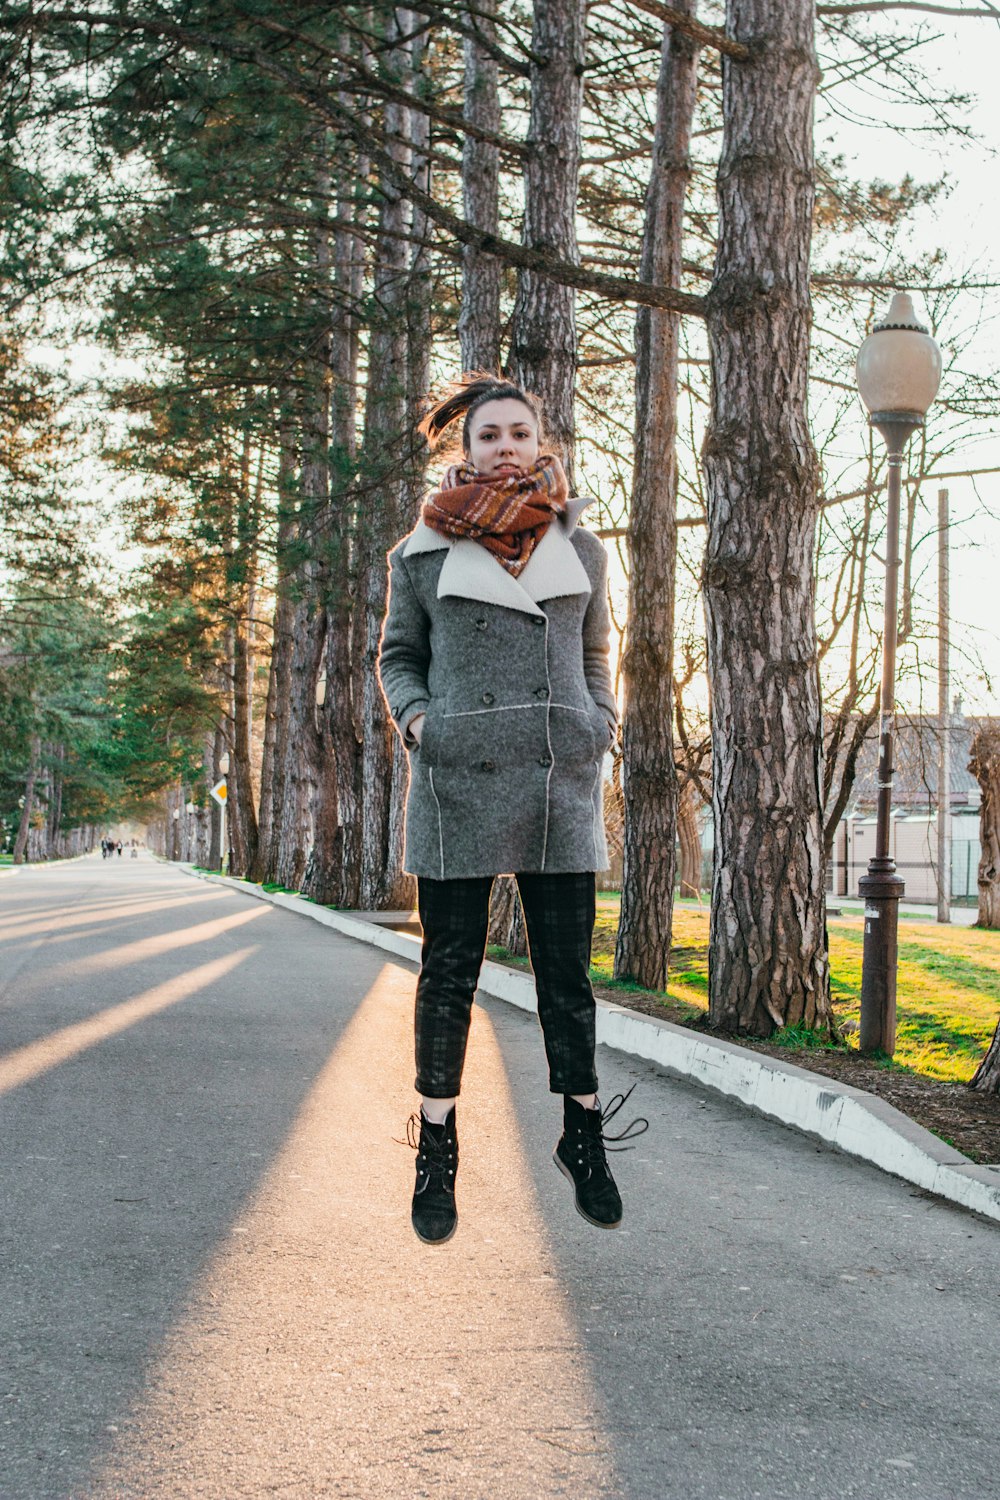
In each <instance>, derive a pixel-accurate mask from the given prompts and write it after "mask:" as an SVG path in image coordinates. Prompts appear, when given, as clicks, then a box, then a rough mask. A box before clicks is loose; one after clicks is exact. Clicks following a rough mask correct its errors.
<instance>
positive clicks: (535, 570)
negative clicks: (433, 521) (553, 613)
mask: <svg viewBox="0 0 1000 1500" xmlns="http://www.w3.org/2000/svg"><path fill="white" fill-rule="evenodd" d="M589 504H590V497H589V496H586V495H585V496H578V497H576V498H575V499H572V500H568V501H567V503H566V510H565V512H564V514H563V515H562V516H560V517H559V518H558V519H557V520H556V522H555V524H554V525H552V526H550V527H549V529H548V531H546V533H545V535H544V536H543V537H542V540H541V541H540V542H539V544H538V546H537V547H536V548H535V550H534V552H533V553H532V554H531V557H530V558H529V559H528V562H527V563H526V565H525V567H524V570H523V572H522V573H521V576H520V577H519V578H515V577H514V576H513V575H512V574H511V573H508V572H507V569H506V568H505V567H503V566H502V565H501V564H500V563H499V562H497V560H496V558H495V557H493V556H492V554H491V553H489V552H487V550H486V548H485V547H482V546H480V544H479V543H478V542H474V541H473V540H472V539H471V538H470V537H457V538H451V537H446V536H442V535H441V534H440V532H437V531H434V530H433V529H432V528H431V527H430V526H428V525H427V524H426V523H425V522H424V521H418V522H417V525H416V527H415V528H414V530H413V531H412V532H411V533H410V538H409V541H408V542H407V544H406V547H405V549H404V551H403V556H404V557H410V556H412V555H413V554H414V553H417V552H436V551H437V550H439V549H440V548H445V547H446V548H447V549H448V556H447V557H446V558H445V560H444V562H443V564H442V566H441V574H440V577H439V578H438V586H437V595H438V598H439V599H444V598H446V597H448V596H451V597H457V598H460V599H477V600H480V601H481V602H482V603H484V604H500V605H503V606H504V608H506V609H519V610H523V611H524V613H525V614H531V615H540V614H541V613H542V611H541V610H540V609H539V607H538V601H539V600H542V599H556V598H561V597H562V596H564V595H566V594H589V593H590V579H589V578H588V577H587V570H586V568H585V567H584V566H583V563H582V562H581V561H580V559H579V558H578V557H577V555H576V548H575V547H574V546H573V544H572V542H571V541H570V539H569V538H570V536H571V535H572V532H573V530H574V529H575V527H576V524H577V521H578V520H579V518H580V515H581V512H582V511H583V510H584V509H585V507H586V506H587V505H589Z"/></svg>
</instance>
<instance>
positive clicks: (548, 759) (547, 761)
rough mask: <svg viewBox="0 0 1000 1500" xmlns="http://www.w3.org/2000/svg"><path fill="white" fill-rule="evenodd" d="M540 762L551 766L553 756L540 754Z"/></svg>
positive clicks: (541, 764)
mask: <svg viewBox="0 0 1000 1500" xmlns="http://www.w3.org/2000/svg"><path fill="white" fill-rule="evenodd" d="M538 764H539V765H540V766H551V764H552V757H551V755H540V756H539V757H538Z"/></svg>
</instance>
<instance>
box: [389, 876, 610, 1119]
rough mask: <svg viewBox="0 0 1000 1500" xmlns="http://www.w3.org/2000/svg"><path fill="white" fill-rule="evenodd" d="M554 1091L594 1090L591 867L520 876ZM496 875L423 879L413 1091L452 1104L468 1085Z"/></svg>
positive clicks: (420, 881) (419, 900) (593, 900)
mask: <svg viewBox="0 0 1000 1500" xmlns="http://www.w3.org/2000/svg"><path fill="white" fill-rule="evenodd" d="M516 879H517V885H518V890H519V891H520V894H521V905H522V907H523V908H524V919H525V926H526V928H527V933H528V951H529V954H530V957H531V967H532V971H533V973H534V976H535V989H536V992H537V995H538V1019H539V1021H540V1022H541V1027H542V1035H543V1037H544V1040H545V1054H546V1057H547V1058H548V1064H549V1088H550V1090H551V1091H552V1093H554V1094H593V1093H596V1092H597V1073H596V1072H595V1070H594V1046H595V1027H594V1017H595V1011H596V1006H595V1003H594V992H593V990H592V989H591V986H590V974H589V969H590V947H591V941H592V939H593V934H594V917H595V914H596V897H597V880H596V876H595V874H594V872H593V871H592V870H588V871H573V872H571V873H568V874H553V875H542V874H534V873H532V874H522V875H518V876H517V877H516ZM493 880H494V876H492V875H482V876H476V877H474V878H472V879H460V880H431V879H428V878H427V877H425V876H419V877H418V878H417V906H418V910H419V913H420V922H421V925H422V927H423V930H424V937H423V948H422V951H421V965H420V975H419V977H418V979H417V1003H416V1018H415V1042H416V1057H417V1079H416V1088H417V1092H418V1093H419V1094H422V1095H423V1096H424V1097H425V1098H427V1099H450V1098H453V1097H454V1096H456V1095H457V1094H458V1092H459V1090H460V1088H461V1083H462V1065H463V1063H464V1062H465V1046H466V1042H467V1041H468V1037H469V1021H470V1019H471V1015H472V1000H473V996H474V994H475V990H476V984H477V982H478V979H479V970H480V967H481V965H482V962H483V954H484V953H485V951H486V936H487V931H488V928H489V910H490V892H491V890H492V888H493Z"/></svg>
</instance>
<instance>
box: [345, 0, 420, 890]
mask: <svg viewBox="0 0 1000 1500" xmlns="http://www.w3.org/2000/svg"><path fill="white" fill-rule="evenodd" d="M391 24H392V28H393V30H392V33H391V37H390V40H396V41H398V40H399V38H400V37H401V36H404V35H405V34H406V33H407V32H408V31H409V30H410V28H411V27H412V24H413V13H412V12H411V11H409V10H405V9H397V10H396V11H395V12H394V13H393V20H392V23H391ZM391 55H392V58H393V61H394V63H395V66H396V69H397V71H398V75H399V77H400V79H401V80H402V81H409V77H408V75H409V70H410V49H409V47H408V46H397V47H395V48H394V50H393V52H392V54H391ZM409 115H410V112H409V110H408V109H407V108H406V107H405V106H404V105H402V104H396V103H393V102H389V103H387V104H386V106H385V125H386V134H387V136H388V137H389V140H390V142H391V144H390V146H389V148H388V149H389V150H391V151H392V153H393V156H394V158H395V160H396V161H397V162H398V163H399V165H400V166H402V167H404V168H408V167H409V165H410V157H411V152H410V148H409V146H408V144H407V142H408V141H409V139H410V118H409ZM380 192H381V194H382V201H381V205H380V208H379V225H378V236H377V240H376V249H375V273H374V287H373V302H374V305H375V311H374V322H373V327H372V330H371V334H370V338H369V345H368V386H367V391H366V401H365V432H364V453H365V457H366V461H367V464H368V465H369V467H370V469H375V466H376V465H377V471H376V473H375V474H374V476H373V483H372V484H371V487H370V489H369V490H368V493H367V494H366V495H365V496H364V498H363V501H362V511H361V513H360V514H359V524H358V540H359V549H360V567H359V575H358V585H359V594H358V598H359V603H360V606H361V609H362V611H363V619H362V621H361V622H359V623H361V624H362V626H363V628H362V629H360V630H359V631H358V632H357V644H356V650H355V653H354V655H355V661H354V674H353V675H354V680H355V682H360V683H361V684H362V694H361V702H360V704H359V705H358V706H359V707H360V709H361V725H362V733H363V737H364V744H363V749H362V757H363V769H362V785H363V799H364V801H363V814H362V830H363V842H362V858H361V889H360V900H361V904H362V906H363V907H365V908H368V909H370V910H384V909H392V908H396V907H399V908H401V907H402V906H403V905H405V904H406V903H407V902H408V901H409V900H410V897H411V895H412V889H411V887H412V882H411V880H410V878H409V877H408V876H404V875H403V873H402V870H401V868H400V864H399V858H398V848H397V838H396V824H397V818H396V817H395V816H394V806H395V807H398V801H399V790H398V788H399V784H400V781H401V779H402V777H403V776H404V775H405V764H404V762H403V756H404V751H403V748H402V745H401V744H400V743H399V740H398V736H397V735H396V732H395V730H394V729H393V727H392V725H391V723H390V721H389V717H388V714H387V712H386V706H385V702H384V700H383V697H382V693H381V689H380V687H379V682H378V674H377V671H376V661H377V657H378V646H379V640H380V637H381V634H382V623H383V620H384V618H385V607H386V591H387V584H388V578H387V568H386V561H385V559H386V553H387V552H388V551H389V550H390V549H391V548H392V547H393V546H394V545H395V543H396V542H397V541H398V540H399V538H400V537H401V536H402V535H403V534H404V533H405V532H406V531H407V530H409V529H410V526H411V524H412V520H413V517H412V516H411V515H410V514H408V512H407V505H406V501H407V498H408V495H409V485H408V483H407V474H406V466H407V455H408V452H409V434H408V431H407V425H408V421H409V416H410V411H409V402H408V399H407V397H408V390H409V386H408V380H407V343H408V339H407V297H408V295H409V279H410V265H409V255H408V249H407V244H406V240H405V239H404V238H403V236H404V235H406V233H407V232H408V228H409V213H408V208H407V204H406V201H405V199H403V198H402V197H401V195H400V194H399V192H398V191H397V190H396V189H395V188H394V187H393V186H392V185H391V184H390V183H389V182H388V181H385V180H383V182H382V183H381V184H380Z"/></svg>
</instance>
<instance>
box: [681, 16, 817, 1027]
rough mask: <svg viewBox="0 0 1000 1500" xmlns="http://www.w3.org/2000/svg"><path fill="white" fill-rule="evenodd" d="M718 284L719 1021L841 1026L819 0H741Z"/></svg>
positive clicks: (711, 483) (726, 100) (714, 575)
mask: <svg viewBox="0 0 1000 1500" xmlns="http://www.w3.org/2000/svg"><path fill="white" fill-rule="evenodd" d="M727 30H728V31H729V33H730V34H731V35H732V36H734V37H735V38H737V39H738V40H739V41H741V42H743V43H745V44H746V45H747V46H749V47H750V50H751V56H750V60H749V61H747V62H734V61H733V60H731V59H730V58H724V59H723V65H722V67H723V119H724V126H723V142H722V153H721V159H720V163H719V170H718V198H719V243H718V249H717V255H716V264H715V273H714V277H713V282H712V288H711V291H710V293H709V296H708V299H707V300H708V333H709V346H710V354H711V363H712V396H711V417H710V422H709V428H708V432H707V434H706V438H705V448H704V463H705V472H706V479H707V490H708V538H707V549H706V557H705V614H706V624H707V634H708V664H709V684H710V690H711V698H712V772H713V775H712V787H713V795H712V806H713V818H714V824H715V873H714V879H713V887H712V919H711V939H710V978H709V995H710V1016H711V1020H712V1022H713V1024H714V1025H716V1026H721V1027H727V1028H732V1029H735V1030H739V1031H744V1032H750V1033H752V1034H755V1035H761V1036H766V1035H768V1034H770V1032H771V1031H772V1030H773V1029H774V1028H775V1027H779V1026H785V1025H790V1024H793V1023H798V1022H803V1023H805V1024H806V1025H807V1026H818V1025H828V1024H829V1020H830V1003H829V969H828V962H827V950H826V936H825V920H824V910H825V891H824V859H823V823H822V793H821V783H822V724H821V708H820V694H819V675H818V669H817V654H816V631H815V608H814V602H815V589H814V575H813V548H814V538H815V528H816V514H817V491H818V470H817V461H816V454H815V451H814V449H813V445H812V439H811V437H810V433H809V427H808V422H807V376H808V364H809V331H810V323H811V312H810V303H809V253H810V241H811V229H812V213H813V200H814V187H813V182H814V172H813V149H812V116H813V101H814V96H815V91H816V81H817V66H816V57H815V53H814V48H813V12H812V6H811V5H810V4H808V3H807V0H786V3H785V4H784V5H783V6H782V7H781V9H780V12H777V11H775V9H774V7H773V6H772V5H771V4H770V3H769V0H728V4H727Z"/></svg>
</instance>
